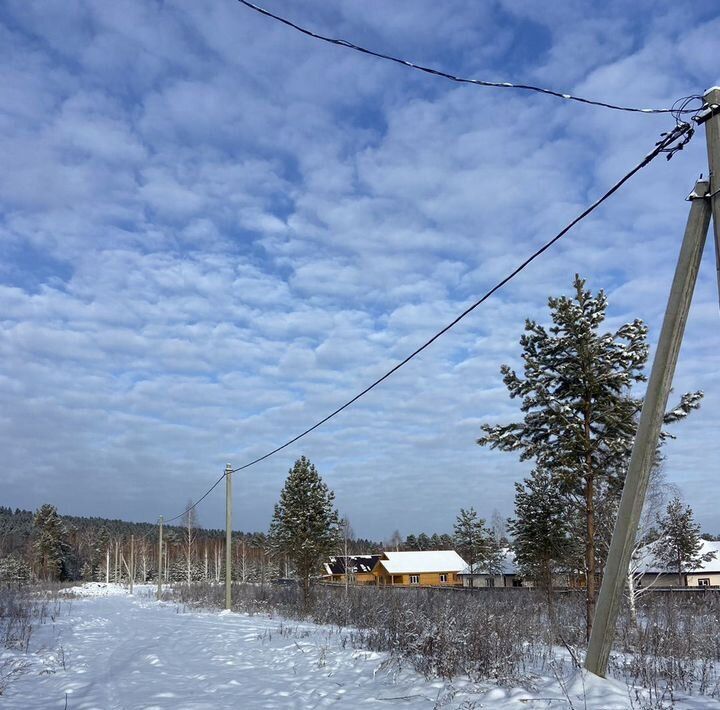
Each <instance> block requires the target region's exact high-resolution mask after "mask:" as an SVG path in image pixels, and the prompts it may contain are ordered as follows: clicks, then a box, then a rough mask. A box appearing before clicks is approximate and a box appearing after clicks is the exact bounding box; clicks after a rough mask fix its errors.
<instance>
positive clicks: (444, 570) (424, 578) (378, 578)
mask: <svg viewBox="0 0 720 710" xmlns="http://www.w3.org/2000/svg"><path fill="white" fill-rule="evenodd" d="M466 567H467V563H466V562H465V560H463V558H462V557H460V555H458V553H457V552H455V550H428V551H422V552H383V554H382V555H381V556H380V559H379V560H378V561H377V562H376V563H375V566H374V567H373V575H374V577H375V583H376V584H377V585H384V586H408V587H416V586H417V587H444V586H459V585H460V584H462V582H461V581H460V577H459V574H460V572H462V570H464V569H465V568H466Z"/></svg>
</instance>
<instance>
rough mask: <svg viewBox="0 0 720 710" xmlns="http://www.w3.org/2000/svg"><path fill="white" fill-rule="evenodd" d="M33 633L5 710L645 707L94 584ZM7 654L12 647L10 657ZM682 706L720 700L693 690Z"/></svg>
mask: <svg viewBox="0 0 720 710" xmlns="http://www.w3.org/2000/svg"><path fill="white" fill-rule="evenodd" d="M74 592H75V593H76V594H78V598H74V599H72V601H71V602H70V603H69V604H66V605H65V606H64V610H63V612H62V614H60V615H59V616H58V617H57V618H56V619H55V620H54V622H53V621H48V622H47V623H45V624H43V625H42V626H40V627H38V628H37V629H36V631H35V632H34V634H33V640H32V644H31V651H32V653H31V654H30V657H29V660H30V665H29V667H28V668H27V671H26V672H25V673H24V674H22V675H20V676H18V677H16V679H15V680H13V681H12V683H11V685H10V687H9V688H8V689H7V691H6V693H5V694H4V695H3V696H0V707H2V708H18V709H22V710H34V709H38V710H40V709H43V710H46V709H49V708H61V709H62V708H67V709H68V710H90V709H91V708H98V709H102V710H110V709H114V708H118V709H119V708H123V709H134V708H147V709H154V708H157V709H160V708H163V709H165V708H172V709H173V710H184V709H187V710H201V709H202V710H211V709H219V708H322V707H332V706H335V705H338V706H344V707H347V708H356V707H358V708H359V707H363V708H364V707H383V708H387V707H395V706H397V707H403V708H424V709H427V708H441V707H442V708H466V709H468V710H470V709H471V708H477V709H478V710H479V709H480V708H490V709H495V708H509V709H515V708H517V709H519V708H523V709H524V710H527V709H528V708H530V709H534V708H551V709H552V708H575V709H577V710H580V709H581V708H582V709H585V708H591V709H594V708H601V709H602V710H612V709H614V708H623V709H626V708H640V707H643V704H641V703H639V702H638V700H637V699H634V702H633V701H632V700H631V698H630V694H629V692H628V689H627V688H626V687H625V686H624V685H623V684H621V683H617V682H613V681H603V680H601V679H599V678H596V677H593V676H587V675H586V676H583V675H581V674H579V673H577V674H576V675H575V676H574V677H572V678H569V679H564V680H563V682H562V684H561V683H560V682H559V680H558V679H557V678H555V677H552V676H551V677H532V678H529V679H528V681H527V682H526V683H525V684H524V685H525V686H526V687H498V686H496V685H493V684H490V683H488V684H483V685H477V684H474V683H470V682H469V681H467V680H463V679H456V680H454V681H452V682H448V681H437V680H435V681H433V680H426V679H424V678H423V677H422V676H420V675H418V674H417V673H416V672H415V671H413V670H410V669H408V668H399V667H398V665H397V664H396V663H394V662H393V661H392V660H391V659H390V658H389V657H388V656H387V655H386V654H380V653H372V652H368V651H363V650H361V649H353V648H351V646H350V643H349V640H348V637H347V635H346V634H345V633H344V632H342V631H338V630H337V629H332V628H330V627H323V626H317V625H314V624H309V623H297V622H294V621H288V620H283V619H281V618H278V617H269V616H263V615H254V616H248V615H245V614H234V613H226V612H223V613H220V614H218V613H214V612H195V611H193V612H183V611H182V609H180V608H179V607H178V606H177V605H176V604H173V603H158V602H155V601H154V600H153V599H152V592H153V590H152V588H151V587H149V586H139V587H136V590H135V595H134V596H130V595H129V594H128V593H127V591H126V590H125V589H124V588H121V587H119V586H116V585H112V584H111V585H107V586H106V585H104V584H91V585H85V586H83V587H79V588H76V589H75V590H74ZM5 656H7V653H6V654H5ZM675 707H677V708H683V709H686V710H687V709H690V708H693V709H694V708H711V707H718V708H720V703H716V702H714V701H712V700H709V699H707V698H689V699H687V700H685V701H683V702H682V703H679V704H677V705H675Z"/></svg>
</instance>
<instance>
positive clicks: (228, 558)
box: [225, 464, 232, 609]
mask: <svg viewBox="0 0 720 710" xmlns="http://www.w3.org/2000/svg"><path fill="white" fill-rule="evenodd" d="M231 607H232V466H231V465H230V464H227V466H225V608H226V609H230V608H231Z"/></svg>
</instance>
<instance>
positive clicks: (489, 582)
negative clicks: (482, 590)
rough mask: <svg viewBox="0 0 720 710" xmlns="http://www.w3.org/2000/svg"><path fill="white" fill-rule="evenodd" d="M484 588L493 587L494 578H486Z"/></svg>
mask: <svg viewBox="0 0 720 710" xmlns="http://www.w3.org/2000/svg"><path fill="white" fill-rule="evenodd" d="M485 586H486V587H494V586H495V577H488V578H487V579H486V580H485Z"/></svg>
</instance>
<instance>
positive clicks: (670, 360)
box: [585, 87, 720, 676]
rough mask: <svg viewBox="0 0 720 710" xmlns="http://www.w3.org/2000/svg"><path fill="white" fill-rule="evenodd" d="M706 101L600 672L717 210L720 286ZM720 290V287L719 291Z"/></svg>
mask: <svg viewBox="0 0 720 710" xmlns="http://www.w3.org/2000/svg"><path fill="white" fill-rule="evenodd" d="M704 98H705V106H704V109H703V110H702V112H701V113H700V114H699V115H698V117H697V118H696V121H697V123H698V124H700V125H702V124H703V123H704V124H705V126H706V132H707V150H708V161H709V164H710V180H709V181H708V180H702V179H701V180H698V181H697V182H696V183H695V189H694V190H693V192H692V194H691V195H690V198H689V199H690V216H689V217H688V221H687V226H686V228H685V236H684V238H683V242H682V246H681V247H680V256H679V257H678V262H677V266H676V269H675V276H674V278H673V283H672V287H671V289H670V297H669V300H668V304H667V309H666V311H665V318H664V320H663V325H662V330H661V331H660V339H659V340H658V344H657V350H656V352H655V359H654V362H653V366H652V370H651V373H650V379H649V380H648V385H647V391H646V393H645V399H644V401H643V407H642V411H641V413H640V422H639V423H638V429H637V433H636V435H635V443H634V445H633V449H632V454H631V456H630V463H629V465H628V470H627V475H626V477H625V485H624V486H623V492H622V497H621V499H620V507H619V508H618V514H617V520H616V521H615V529H614V531H613V536H612V542H611V544H610V550H609V552H608V558H607V563H606V564H605V571H604V574H603V580H602V585H601V587H600V595H599V597H598V602H597V607H596V610H595V618H594V621H593V627H592V633H591V635H590V641H589V643H588V651H587V656H586V657H585V668H587V670H589V671H591V672H592V673H595V674H596V675H599V676H604V675H605V673H606V672H607V664H608V659H609V657H610V651H611V649H612V642H613V638H614V636H615V623H616V621H617V616H618V611H619V609H620V604H621V602H622V597H623V594H624V592H625V583H626V578H627V572H628V568H629V565H630V558H631V555H632V549H633V546H634V545H635V538H636V536H637V529H638V523H639V521H640V514H641V513H642V508H643V504H644V503H645V493H646V491H647V486H648V480H649V478H650V471H651V469H652V466H653V463H654V461H655V453H656V451H657V445H658V439H659V437H660V430H661V428H662V422H663V416H664V414H665V407H666V406H667V400H668V396H669V395H670V388H671V385H672V379H673V375H674V373H675V365H676V364H677V360H678V354H679V352H680V345H681V344H682V338H683V333H684V331H685V323H686V321H687V316H688V311H689V309H690V301H691V300H692V295H693V290H694V289H695V282H696V281H697V275H698V271H699V269H700V260H701V258H702V253H703V248H704V246H705V240H706V237H707V232H708V228H709V226H710V215H711V212H712V215H713V222H714V230H715V247H716V254H717V259H718V261H717V263H718V279H719V280H718V287H719V289H720V195H719V194H718V193H720V87H714V88H712V89H710V90H709V91H708V92H707V93H706V94H705V97H704ZM718 293H719V294H720V290H719V292H718Z"/></svg>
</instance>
